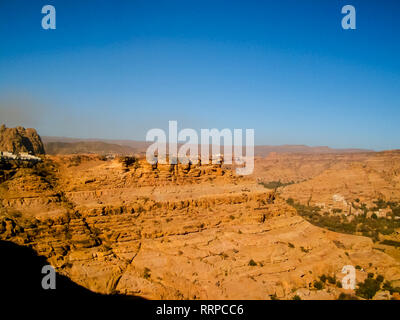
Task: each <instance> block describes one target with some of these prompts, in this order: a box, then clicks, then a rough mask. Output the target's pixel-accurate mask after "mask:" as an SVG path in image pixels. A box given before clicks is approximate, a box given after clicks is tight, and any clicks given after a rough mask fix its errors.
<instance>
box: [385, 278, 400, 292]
mask: <svg viewBox="0 0 400 320" xmlns="http://www.w3.org/2000/svg"><path fill="white" fill-rule="evenodd" d="M382 289H383V290H387V291H389V292H390V294H393V293H395V292H397V293H399V294H400V287H395V288H394V287H393V286H392V283H391V282H390V281H385V283H384V284H383V286H382Z"/></svg>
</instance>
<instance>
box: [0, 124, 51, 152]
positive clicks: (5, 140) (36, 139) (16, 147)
mask: <svg viewBox="0 0 400 320" xmlns="http://www.w3.org/2000/svg"><path fill="white" fill-rule="evenodd" d="M0 151H8V152H12V153H14V154H16V153H20V152H28V153H31V154H35V155H40V154H44V153H45V151H44V146H43V143H42V139H41V138H40V136H39V135H38V133H37V132H36V130H35V129H32V128H28V129H25V128H23V127H16V128H6V126H5V125H2V126H0Z"/></svg>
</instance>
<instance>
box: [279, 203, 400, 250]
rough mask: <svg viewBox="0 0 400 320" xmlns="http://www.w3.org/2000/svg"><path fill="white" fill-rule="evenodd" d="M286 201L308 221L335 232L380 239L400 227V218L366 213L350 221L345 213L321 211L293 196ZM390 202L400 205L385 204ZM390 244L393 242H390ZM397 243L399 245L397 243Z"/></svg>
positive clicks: (380, 204)
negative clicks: (297, 200) (373, 216)
mask: <svg viewBox="0 0 400 320" xmlns="http://www.w3.org/2000/svg"><path fill="white" fill-rule="evenodd" d="M286 202H287V203H288V204H289V205H291V206H293V207H294V208H295V209H296V210H297V212H298V213H299V214H300V215H301V216H303V217H304V218H305V219H306V220H307V221H309V222H311V223H312V224H314V225H316V226H319V227H323V228H326V229H328V230H331V231H335V232H341V233H348V234H362V235H363V236H366V237H370V238H372V239H373V240H374V241H378V240H379V234H382V235H390V234H393V233H394V232H395V229H397V228H400V220H395V219H386V218H378V217H375V218H372V219H371V218H367V216H366V215H365V214H364V215H359V216H353V217H352V220H351V221H349V220H348V218H347V217H346V216H345V215H329V214H327V213H325V214H324V213H322V212H321V208H319V207H316V206H307V205H303V204H300V203H296V202H295V201H294V200H293V199H291V198H289V199H287V201H286ZM376 203H377V205H379V206H382V205H383V204H382V203H381V201H379V200H378V201H376ZM389 204H390V205H392V206H393V208H396V207H397V205H398V204H397V203H394V202H385V205H389ZM388 244H389V243H388ZM389 245H392V244H391V243H390V244H389ZM395 245H396V246H397V243H396V244H395Z"/></svg>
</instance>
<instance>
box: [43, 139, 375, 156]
mask: <svg viewBox="0 0 400 320" xmlns="http://www.w3.org/2000/svg"><path fill="white" fill-rule="evenodd" d="M42 139H43V142H44V143H45V146H46V151H47V152H48V153H50V154H54V153H80V152H82V153H83V152H84V151H78V150H86V152H92V153H132V152H135V153H143V152H146V149H147V147H148V146H149V145H150V144H151V143H152V142H146V141H136V140H111V139H79V138H66V137H48V136H44V137H42ZM54 143H57V144H54ZM83 143H84V144H83ZM102 147H104V148H105V149H104V150H102V149H101V148H102ZM120 147H124V148H126V147H128V148H130V149H120ZM68 149H70V150H72V151H68ZM115 150H117V151H115ZM122 150H124V151H122ZM243 152H245V150H244V151H243ZM271 152H275V153H304V154H327V153H360V152H373V151H372V150H366V149H334V148H330V147H325V146H321V147H310V146H306V145H280V146H268V145H265V146H255V149H254V153H255V155H256V156H259V157H266V156H268V154H270V153H271ZM221 153H222V150H221Z"/></svg>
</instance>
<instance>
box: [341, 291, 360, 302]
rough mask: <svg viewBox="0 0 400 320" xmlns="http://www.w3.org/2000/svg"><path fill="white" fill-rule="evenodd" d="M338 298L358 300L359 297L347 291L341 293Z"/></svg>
mask: <svg viewBox="0 0 400 320" xmlns="http://www.w3.org/2000/svg"><path fill="white" fill-rule="evenodd" d="M338 300H358V298H357V297H356V296H353V295H351V294H347V293H343V292H342V293H341V294H340V295H339V298H338Z"/></svg>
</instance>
